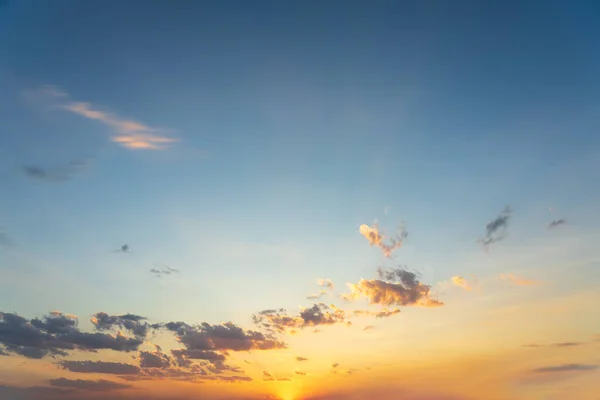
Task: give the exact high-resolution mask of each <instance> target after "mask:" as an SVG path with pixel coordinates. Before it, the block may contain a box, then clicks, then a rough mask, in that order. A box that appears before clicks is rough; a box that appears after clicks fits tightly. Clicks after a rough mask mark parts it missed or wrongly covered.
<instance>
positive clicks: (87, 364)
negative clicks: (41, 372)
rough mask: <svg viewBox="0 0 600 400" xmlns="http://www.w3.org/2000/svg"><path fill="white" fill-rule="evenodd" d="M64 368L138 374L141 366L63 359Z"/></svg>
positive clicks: (88, 372)
mask: <svg viewBox="0 0 600 400" xmlns="http://www.w3.org/2000/svg"><path fill="white" fill-rule="evenodd" d="M58 364H59V365H60V366H61V367H62V368H64V369H66V370H69V371H71V372H78V373H83V374H113V375H137V374H139V372H140V368H139V367H137V366H135V365H131V364H125V363H117V362H105V361H61V362H59V363H58Z"/></svg>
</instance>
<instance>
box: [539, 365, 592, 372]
mask: <svg viewBox="0 0 600 400" xmlns="http://www.w3.org/2000/svg"><path fill="white" fill-rule="evenodd" d="M599 367H600V366H598V365H590V364H562V365H553V366H550V367H542V368H536V369H534V370H533V372H536V373H556V372H573V371H593V370H596V369H598V368H599Z"/></svg>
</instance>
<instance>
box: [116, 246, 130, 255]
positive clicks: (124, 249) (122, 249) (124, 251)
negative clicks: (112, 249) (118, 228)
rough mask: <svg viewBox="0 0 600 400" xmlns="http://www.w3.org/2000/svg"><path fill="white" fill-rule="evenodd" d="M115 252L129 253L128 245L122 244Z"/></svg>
mask: <svg viewBox="0 0 600 400" xmlns="http://www.w3.org/2000/svg"><path fill="white" fill-rule="evenodd" d="M117 253H129V245H128V244H124V245H122V246H121V247H119V249H118V250H117Z"/></svg>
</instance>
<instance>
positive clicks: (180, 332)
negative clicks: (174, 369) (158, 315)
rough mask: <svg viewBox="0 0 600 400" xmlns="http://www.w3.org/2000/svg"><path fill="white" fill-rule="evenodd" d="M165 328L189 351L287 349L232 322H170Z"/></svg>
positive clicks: (273, 340) (281, 343)
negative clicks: (197, 323) (196, 323)
mask: <svg viewBox="0 0 600 400" xmlns="http://www.w3.org/2000/svg"><path fill="white" fill-rule="evenodd" d="M162 327H163V328H165V329H167V330H169V331H171V332H174V333H175V335H176V338H177V340H178V341H179V342H180V343H181V344H183V345H184V346H185V347H186V349H187V350H209V351H211V350H212V351H214V350H232V351H248V350H274V349H284V348H286V345H285V343H283V342H281V341H278V340H276V339H274V338H271V337H267V336H265V335H264V334H263V333H261V332H257V331H252V330H244V329H242V328H240V327H239V326H237V325H235V324H234V323H232V322H226V323H224V324H220V325H211V324H208V323H206V322H203V323H202V324H200V325H197V326H191V325H188V324H186V323H184V322H169V323H167V324H164V325H162Z"/></svg>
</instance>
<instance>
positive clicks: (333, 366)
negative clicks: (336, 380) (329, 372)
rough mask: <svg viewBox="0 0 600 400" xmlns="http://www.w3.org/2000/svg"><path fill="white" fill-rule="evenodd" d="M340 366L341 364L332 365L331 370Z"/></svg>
mask: <svg viewBox="0 0 600 400" xmlns="http://www.w3.org/2000/svg"><path fill="white" fill-rule="evenodd" d="M339 366H340V363H333V364H331V368H337V367H339Z"/></svg>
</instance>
